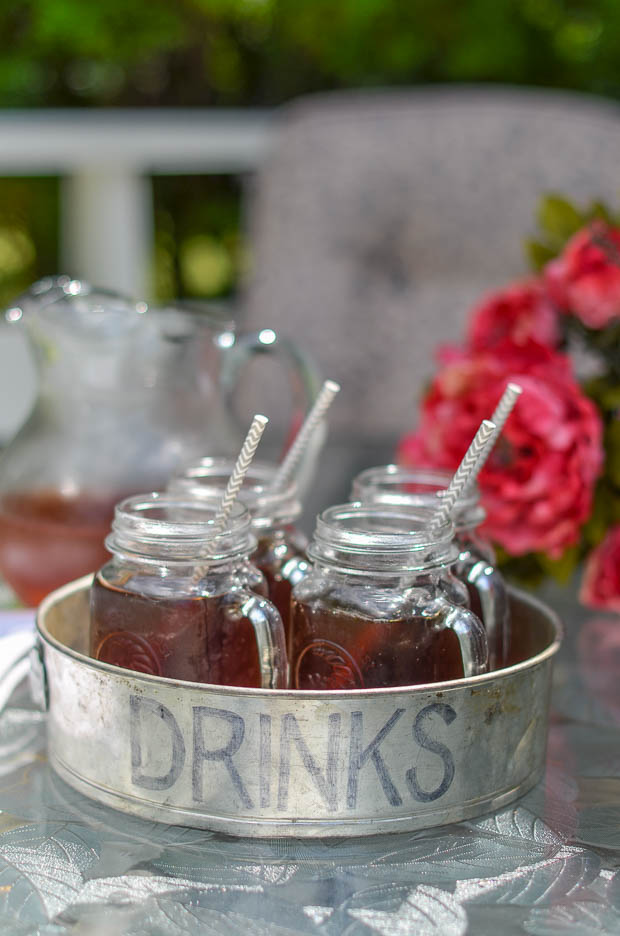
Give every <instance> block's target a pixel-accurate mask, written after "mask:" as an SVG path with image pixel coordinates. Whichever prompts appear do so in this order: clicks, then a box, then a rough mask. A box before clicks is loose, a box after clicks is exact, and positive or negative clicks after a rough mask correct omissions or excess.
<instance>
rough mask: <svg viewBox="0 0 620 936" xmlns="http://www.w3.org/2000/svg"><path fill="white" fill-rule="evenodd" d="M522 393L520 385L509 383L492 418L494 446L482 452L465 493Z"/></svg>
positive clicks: (480, 469)
mask: <svg viewBox="0 0 620 936" xmlns="http://www.w3.org/2000/svg"><path fill="white" fill-rule="evenodd" d="M522 393H523V388H522V387H520V386H519V384H516V383H509V384H508V386H507V387H506V389H505V390H504V392H503V393H502V396H501V399H500V401H499V403H498V404H497V406H496V407H495V411H494V413H493V415H492V416H491V422H494V423H495V425H496V427H497V432H496V433H495V435H494V437H493V443H492V445H489V446H488V447H487V448H485V449H484V451H483V452H481V454H480V464H479V465H476V475H475V477H474V480H473V481H470V482H469V484H467V485H466V486H465V489H464V491H463V493H464V492H465V490H467V488H471V487H473V485H474V483H475V480H476V478H477V477H478V475H479V474H480V472H481V471H482V469H483V468H484V466H485V464H486V461H487V459H488V457H489V455H490V454H491V452H492V451H493V449H494V448H495V443H496V442H497V440H498V439H499V437H500V435H501V432H502V429H503V428H504V426H505V424H506V420H507V419H508V417H509V416H510V414H511V413H512V411H513V409H514V406H515V403H516V402H517V400H518V399H519V397H520V396H521V394H522Z"/></svg>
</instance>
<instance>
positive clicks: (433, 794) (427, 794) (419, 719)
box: [405, 702, 456, 803]
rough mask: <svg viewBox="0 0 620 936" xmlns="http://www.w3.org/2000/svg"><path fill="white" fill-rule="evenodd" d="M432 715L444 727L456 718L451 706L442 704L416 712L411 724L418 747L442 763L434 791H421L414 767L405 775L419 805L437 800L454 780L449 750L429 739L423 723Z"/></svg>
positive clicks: (428, 706)
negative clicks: (442, 722)
mask: <svg viewBox="0 0 620 936" xmlns="http://www.w3.org/2000/svg"><path fill="white" fill-rule="evenodd" d="M432 715H439V717H440V718H442V719H443V720H444V722H445V723H446V725H451V724H452V722H453V721H454V719H455V718H456V712H455V711H454V709H453V708H452V706H451V705H445V704H444V703H442V702H433V703H432V704H431V705H427V706H426V707H425V708H423V709H422V710H421V711H420V712H418V714H417V716H416V719H415V721H414V723H413V737H414V738H415V740H416V741H417V743H418V744H419V745H420V747H421V748H424V750H426V751H432V752H433V754H437V756H438V757H440V758H441V760H442V761H443V777H442V779H441V782H440V783H439V785H438V786H437V787H436V788H435V789H434V790H423V789H422V787H421V786H420V784H419V782H418V776H417V770H416V768H415V767H412V768H411V769H410V770H408V771H407V773H406V774H405V778H406V780H407V786H408V787H409V790H410V792H411V795H412V796H413V798H414V799H416V800H418V801H419V802H421V803H430V802H432V801H433V800H436V799H439V798H440V797H441V796H443V795H444V793H445V792H446V791H447V790H448V789H449V788H450V785H451V783H452V781H453V780H454V758H453V756H452V752H451V750H450V748H448V747H446V745H445V744H442V743H441V741H437V740H436V739H435V738H432V737H430V736H429V734H428V732H427V730H426V728H425V723H426V722H427V721H428V719H429V717H430V716H432Z"/></svg>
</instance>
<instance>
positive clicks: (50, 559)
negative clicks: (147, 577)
mask: <svg viewBox="0 0 620 936" xmlns="http://www.w3.org/2000/svg"><path fill="white" fill-rule="evenodd" d="M118 499H119V495H118V494H108V495H106V494H101V495H99V494H95V493H94V492H85V493H81V494H78V495H75V496H68V495H64V494H62V493H61V492H60V491H58V490H53V489H49V490H39V491H25V492H22V493H18V492H16V493H6V494H3V495H2V496H1V497H0V573H1V574H2V576H3V578H4V579H5V580H6V581H7V583H8V584H9V585H10V587H11V588H12V589H13V590H14V591H15V593H16V594H17V596H18V597H19V599H20V600H21V601H22V602H23V603H24V604H26V605H30V606H32V607H34V606H36V605H38V604H39V602H40V601H41V600H42V599H43V598H44V597H45V595H47V594H48V593H49V592H50V591H53V590H54V589H55V588H58V587H59V586H60V585H64V584H65V583H66V582H70V581H72V580H73V579H76V578H79V577H80V576H81V575H86V574H87V573H88V572H92V571H93V570H94V569H97V568H98V567H99V566H100V565H101V564H102V563H103V562H104V561H105V559H106V555H107V553H106V550H105V547H104V545H103V541H104V539H105V537H106V535H107V533H108V530H109V528H110V522H111V520H112V517H113V515H114V505H115V503H116V501H117V500H118Z"/></svg>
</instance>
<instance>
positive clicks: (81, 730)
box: [31, 576, 561, 837]
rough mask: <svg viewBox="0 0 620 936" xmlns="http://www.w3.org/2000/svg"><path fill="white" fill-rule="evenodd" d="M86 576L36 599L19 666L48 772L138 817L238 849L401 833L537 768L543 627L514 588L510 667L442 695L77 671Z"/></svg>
mask: <svg viewBox="0 0 620 936" xmlns="http://www.w3.org/2000/svg"><path fill="white" fill-rule="evenodd" d="M90 582H91V577H90V576H88V577H86V578H84V579H80V580H79V581H77V582H73V583H71V584H70V585H66V586H65V587H63V588H61V589H59V590H58V591H56V592H54V593H52V594H51V595H49V596H48V597H47V598H46V599H45V601H44V602H43V603H42V605H41V607H40V609H39V613H38V618H37V629H38V646H37V648H36V650H35V651H34V656H33V660H32V661H31V666H32V669H31V674H32V677H33V683H34V691H35V695H38V696H39V697H40V698H41V700H42V703H43V704H44V705H45V706H46V707H47V709H48V713H49V714H48V753H49V759H50V763H51V765H52V767H53V768H54V770H55V771H56V772H57V773H58V774H59V775H60V776H61V777H62V778H63V780H65V781H66V782H67V783H68V784H70V785H71V786H72V787H74V788H75V789H77V790H79V791H80V792H81V793H83V794H85V795H86V796H89V797H91V798H92V799H95V800H98V801H99V802H102V803H105V804H107V805H108V806H111V807H113V808H114V809H119V810H122V811H125V812H128V813H132V814H134V815H137V816H142V817H144V818H147V819H153V820H157V821H161V822H166V823H174V824H177V825H188V826H195V827H200V828H207V829H214V830H217V831H221V832H226V833H230V834H233V835H244V836H308V837H311V836H343V835H371V834H373V833H385V832H391V831H394V832H397V831H409V830H414V829H422V828H428V827H430V826H435V825H443V824H445V823H450V822H457V821H459V820H461V819H466V818H471V817H473V816H478V815H480V814H481V813H485V812H488V811H490V810H493V809H497V808H499V807H501V806H504V805H505V804H506V803H509V802H510V801H511V800H514V799H516V798H517V797H518V796H520V795H522V794H523V793H525V792H526V791H527V790H529V789H530V787H532V786H533V785H534V783H535V782H536V781H537V779H538V778H539V776H540V774H541V772H542V770H543V766H544V755H545V745H546V737H547V722H548V706H549V693H550V686H551V665H552V658H553V656H554V654H555V653H556V651H557V650H558V647H559V643H560V637H561V629H560V625H559V622H558V620H557V618H556V616H555V615H554V614H553V612H551V611H550V610H549V609H548V608H547V607H545V606H544V605H543V604H541V603H540V602H539V601H537V600H535V599H533V598H531V597H530V596H528V595H526V594H524V593H522V592H518V591H516V590H511V593H510V600H511V611H512V619H513V632H514V634H515V638H514V640H513V645H512V647H511V650H510V661H511V665H510V666H509V667H507V668H506V669H503V670H498V671H496V672H493V673H488V674H485V675H483V676H476V677H473V678H470V679H461V680H455V681H451V682H445V683H433V684H429V685H424V686H413V687H408V688H407V687H405V688H395V689H394V688H391V689H368V690H365V689H357V690H348V691H332V692H328V691H322V692H310V691H287V690H267V689H237V688H229V687H226V686H207V685H200V684H197V683H188V682H181V681H178V680H172V679H164V678H161V677H156V676H147V675H144V674H141V673H135V672H132V671H129V670H124V669H120V668H119V667H115V666H111V665H108V664H105V663H100V662H98V661H96V660H92V659H90V658H89V657H88V656H87V655H86V651H87V645H88V627H89V611H88V591H89V586H90Z"/></svg>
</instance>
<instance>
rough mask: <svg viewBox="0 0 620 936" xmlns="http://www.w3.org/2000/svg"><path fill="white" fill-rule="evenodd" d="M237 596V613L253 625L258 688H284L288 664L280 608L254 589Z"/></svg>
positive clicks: (286, 681) (286, 684)
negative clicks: (258, 675)
mask: <svg viewBox="0 0 620 936" xmlns="http://www.w3.org/2000/svg"><path fill="white" fill-rule="evenodd" d="M238 598H239V603H238V609H239V613H240V614H242V615H243V617H244V618H246V619H247V620H248V621H249V622H250V624H251V625H252V627H253V628H254V635H255V637H256V646H257V648H258V661H259V666H260V674H261V689H286V688H287V686H288V664H287V659H286V639H285V636H284V625H283V623H282V618H281V617H280V612H279V611H278V609H277V608H276V607H275V605H273V604H272V603H271V602H270V601H267V599H266V598H261V597H260V596H259V595H255V594H254V593H253V592H241V594H240V595H239V596H238Z"/></svg>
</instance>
